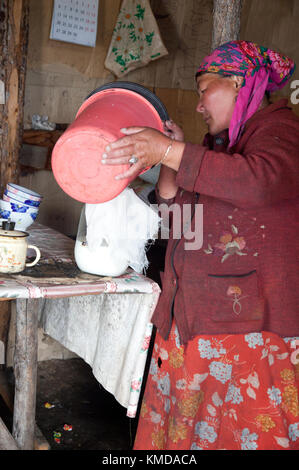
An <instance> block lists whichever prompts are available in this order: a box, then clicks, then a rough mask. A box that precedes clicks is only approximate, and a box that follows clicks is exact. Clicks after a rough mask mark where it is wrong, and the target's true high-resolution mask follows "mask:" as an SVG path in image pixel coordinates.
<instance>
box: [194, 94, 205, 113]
mask: <svg viewBox="0 0 299 470" xmlns="http://www.w3.org/2000/svg"><path fill="white" fill-rule="evenodd" d="M196 111H197V112H198V113H203V111H204V107H203V104H202V100H201V98H200V99H199V100H198V103H197V106H196Z"/></svg>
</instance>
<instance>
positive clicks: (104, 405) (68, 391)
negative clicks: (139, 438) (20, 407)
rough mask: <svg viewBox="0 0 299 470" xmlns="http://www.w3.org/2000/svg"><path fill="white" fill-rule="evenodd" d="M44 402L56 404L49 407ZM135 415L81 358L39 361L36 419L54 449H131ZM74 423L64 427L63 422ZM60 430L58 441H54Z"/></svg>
mask: <svg viewBox="0 0 299 470" xmlns="http://www.w3.org/2000/svg"><path fill="white" fill-rule="evenodd" d="M45 403H49V404H51V405H54V407H53V408H46V407H45ZM136 421H137V420H136V418H133V419H132V418H128V417H127V416H126V409H125V408H124V407H123V406H121V405H120V404H119V403H118V402H117V401H116V400H115V398H114V397H113V395H111V394H110V393H109V392H107V391H106V390H105V389H104V388H103V387H102V386H101V385H100V384H99V383H98V382H97V380H96V379H95V378H94V376H93V374H92V371H91V368H90V366H88V365H87V364H86V363H85V362H84V361H83V360H81V359H79V358H78V359H77V358H75V359H68V360H50V361H43V362H40V363H39V366H38V379H37V403H36V422H37V425H38V426H39V428H40V430H41V431H42V433H43V435H44V436H45V438H46V439H47V441H48V442H49V444H50V446H51V449H53V450H129V449H131V448H132V445H133V439H134V436H135V430H136V424H137V423H136ZM65 424H66V425H69V426H71V427H72V430H71V431H68V430H65V429H64V425H65ZM55 433H60V434H61V436H59V434H58V439H60V441H59V442H56V441H55V436H57V434H55Z"/></svg>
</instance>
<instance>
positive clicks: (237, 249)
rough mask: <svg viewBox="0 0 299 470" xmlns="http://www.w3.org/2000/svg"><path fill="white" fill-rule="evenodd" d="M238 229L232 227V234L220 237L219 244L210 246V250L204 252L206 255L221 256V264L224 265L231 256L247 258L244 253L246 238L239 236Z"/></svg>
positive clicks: (228, 233)
mask: <svg viewBox="0 0 299 470" xmlns="http://www.w3.org/2000/svg"><path fill="white" fill-rule="evenodd" d="M237 235H238V229H237V227H236V226H235V225H232V226H231V232H223V233H222V235H221V236H220V239H219V243H216V244H215V245H214V246H213V247H212V246H211V245H210V244H208V249H207V250H204V252H205V253H206V254H208V255H209V254H213V255H215V256H221V263H223V262H224V261H225V260H226V259H227V258H229V256H232V255H235V254H236V255H239V256H246V255H247V253H244V252H243V251H242V250H244V248H245V246H246V241H245V239H244V237H240V236H237Z"/></svg>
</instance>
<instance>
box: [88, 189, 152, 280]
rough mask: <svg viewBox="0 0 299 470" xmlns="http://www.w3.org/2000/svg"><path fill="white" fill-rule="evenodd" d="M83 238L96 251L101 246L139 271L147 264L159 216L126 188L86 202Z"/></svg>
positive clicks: (95, 252) (93, 251)
mask: <svg viewBox="0 0 299 470" xmlns="http://www.w3.org/2000/svg"><path fill="white" fill-rule="evenodd" d="M85 216H86V226H87V231H86V240H87V245H88V247H89V250H90V251H91V252H92V253H94V254H95V255H96V254H97V252H99V251H100V250H101V249H102V248H103V246H106V247H107V248H109V250H111V253H113V257H114V258H117V259H119V260H127V262H128V266H130V267H131V268H132V269H134V270H135V271H136V272H138V273H141V272H142V271H143V270H144V269H146V268H147V267H148V259H147V256H146V250H147V247H148V242H149V240H153V239H155V238H156V237H157V234H158V230H159V224H160V217H159V215H158V213H157V212H155V211H154V210H153V209H152V208H151V207H150V206H148V205H147V204H145V203H144V202H143V201H142V200H141V199H140V198H139V197H138V196H137V195H136V194H135V192H134V191H133V189H130V188H126V189H124V191H122V192H121V193H120V194H119V195H118V196H117V197H115V198H114V199H112V200H111V201H107V202H104V203H101V204H86V206H85Z"/></svg>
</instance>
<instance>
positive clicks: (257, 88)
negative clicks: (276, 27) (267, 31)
mask: <svg viewBox="0 0 299 470" xmlns="http://www.w3.org/2000/svg"><path fill="white" fill-rule="evenodd" d="M294 70H295V64H294V62H293V61H292V60H291V59H289V58H288V57H286V56H284V55H282V54H279V53H278V52H275V51H272V50H271V49H268V48H266V47H263V46H258V45H257V44H255V43H253V42H250V41H231V42H228V43H226V44H223V45H222V46H220V47H218V48H217V49H215V50H214V51H213V52H212V54H210V55H209V56H207V57H205V58H204V60H203V62H202V64H201V65H200V67H199V68H198V71H197V74H199V73H202V72H212V73H220V74H222V75H240V76H242V77H244V79H245V80H244V84H243V87H242V88H241V90H240V92H239V95H238V99H237V102H236V106H235V109H234V113H233V116H232V120H231V123H230V128H229V141H230V142H229V148H230V147H232V146H233V145H235V143H236V142H237V141H238V140H239V138H240V135H241V133H242V130H243V128H244V125H245V123H246V121H247V120H248V119H249V118H250V117H251V116H252V115H253V114H254V113H255V112H256V111H257V110H258V108H259V106H260V104H261V102H262V99H263V97H264V94H265V91H269V92H272V91H275V90H277V89H279V88H282V87H283V86H284V85H285V84H286V83H287V81H288V80H289V79H290V77H291V76H292V74H293V72H294Z"/></svg>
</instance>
